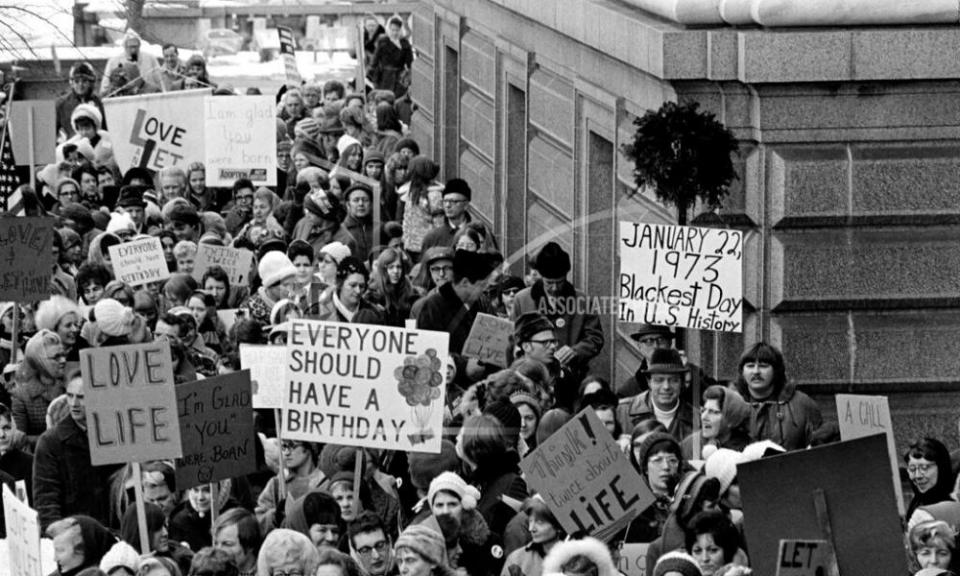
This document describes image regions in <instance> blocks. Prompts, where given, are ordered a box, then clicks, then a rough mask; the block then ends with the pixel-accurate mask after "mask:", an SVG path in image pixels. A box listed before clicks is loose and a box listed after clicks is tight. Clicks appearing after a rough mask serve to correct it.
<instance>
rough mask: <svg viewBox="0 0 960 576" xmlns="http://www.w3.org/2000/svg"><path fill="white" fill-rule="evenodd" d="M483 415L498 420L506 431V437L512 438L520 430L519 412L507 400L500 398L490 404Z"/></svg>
mask: <svg viewBox="0 0 960 576" xmlns="http://www.w3.org/2000/svg"><path fill="white" fill-rule="evenodd" d="M483 413H484V414H489V415H490V416H493V417H494V418H496V419H497V420H499V421H500V423H501V424H503V427H504V428H505V429H506V430H507V434H508V435H511V436H512V435H514V434H516V433H518V432H519V430H520V411H519V410H517V407H516V406H514V405H513V402H511V401H510V400H509V399H508V398H501V399H499V400H497V401H496V402H492V403H490V404H489V405H488V406H487V407H486V409H484V411H483Z"/></svg>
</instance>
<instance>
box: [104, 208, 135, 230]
mask: <svg viewBox="0 0 960 576" xmlns="http://www.w3.org/2000/svg"><path fill="white" fill-rule="evenodd" d="M124 231H126V232H131V233H133V232H136V226H135V225H134V223H133V218H131V217H130V215H129V214H127V213H126V212H113V213H111V214H110V223H109V224H107V232H110V233H111V234H116V233H118V232H124Z"/></svg>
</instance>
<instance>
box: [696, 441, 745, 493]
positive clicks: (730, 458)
mask: <svg viewBox="0 0 960 576" xmlns="http://www.w3.org/2000/svg"><path fill="white" fill-rule="evenodd" d="M745 461H746V460H744V458H743V454H741V453H740V452H737V451H736V450H730V449H729V448H720V449H718V450H717V451H716V452H714V453H712V454H710V456H708V457H707V461H706V463H705V464H704V466H703V471H704V473H706V475H707V476H708V477H710V478H716V479H717V480H719V481H720V494H724V493H725V492H726V491H727V489H728V488H730V485H731V484H733V480H734V479H735V478H736V477H737V464H741V463H743V462H745Z"/></svg>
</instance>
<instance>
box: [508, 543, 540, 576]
mask: <svg viewBox="0 0 960 576" xmlns="http://www.w3.org/2000/svg"><path fill="white" fill-rule="evenodd" d="M544 559H546V554H545V553H544V550H543V546H541V545H540V544H535V543H533V542H531V543H529V544H527V545H526V546H524V547H523V548H517V549H516V550H514V551H513V552H511V553H510V555H509V556H507V561H506V562H504V563H503V570H501V571H500V576H540V574H542V573H543V561H544Z"/></svg>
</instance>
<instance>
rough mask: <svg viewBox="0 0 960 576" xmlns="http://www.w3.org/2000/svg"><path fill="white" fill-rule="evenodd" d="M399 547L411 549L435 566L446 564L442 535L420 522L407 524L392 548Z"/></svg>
mask: <svg viewBox="0 0 960 576" xmlns="http://www.w3.org/2000/svg"><path fill="white" fill-rule="evenodd" d="M400 548H409V549H410V550H413V551H414V552H416V553H417V554H419V555H420V556H423V558H424V559H425V560H426V561H427V562H429V563H431V564H435V565H437V566H443V565H445V564H446V555H447V554H446V552H447V550H446V542H444V540H443V535H442V534H440V533H439V532H437V531H436V530H433V529H432V528H427V527H426V526H424V525H422V524H414V525H412V526H407V529H406V530H404V531H403V532H402V533H401V534H400V536H399V537H398V538H397V543H396V545H394V549H400Z"/></svg>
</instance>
